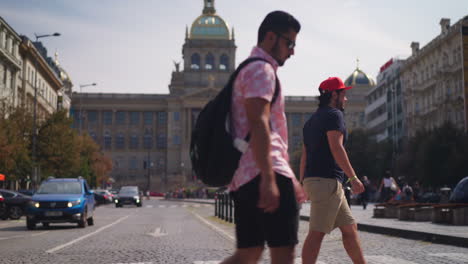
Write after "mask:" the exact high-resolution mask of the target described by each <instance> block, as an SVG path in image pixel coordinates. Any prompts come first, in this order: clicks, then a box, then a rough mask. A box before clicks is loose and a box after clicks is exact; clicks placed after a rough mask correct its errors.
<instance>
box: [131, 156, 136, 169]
mask: <svg viewBox="0 0 468 264" xmlns="http://www.w3.org/2000/svg"><path fill="white" fill-rule="evenodd" d="M130 169H131V170H136V169H137V158H136V157H131V158H130Z"/></svg>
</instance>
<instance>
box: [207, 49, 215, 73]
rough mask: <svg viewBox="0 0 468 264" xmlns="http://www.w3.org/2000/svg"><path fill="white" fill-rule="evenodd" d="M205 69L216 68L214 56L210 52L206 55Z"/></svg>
mask: <svg viewBox="0 0 468 264" xmlns="http://www.w3.org/2000/svg"><path fill="white" fill-rule="evenodd" d="M205 69H206V70H212V69H214V56H213V54H211V53H208V54H207V55H206V57H205Z"/></svg>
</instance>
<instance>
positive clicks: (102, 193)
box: [93, 190, 114, 204]
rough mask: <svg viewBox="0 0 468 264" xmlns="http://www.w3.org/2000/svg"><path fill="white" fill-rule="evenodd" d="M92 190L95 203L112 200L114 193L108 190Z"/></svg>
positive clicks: (106, 202)
mask: <svg viewBox="0 0 468 264" xmlns="http://www.w3.org/2000/svg"><path fill="white" fill-rule="evenodd" d="M93 192H94V199H95V200H96V203H97V204H108V203H112V202H113V201H114V198H113V197H114V195H113V194H112V193H110V192H109V191H108V190H94V191H93Z"/></svg>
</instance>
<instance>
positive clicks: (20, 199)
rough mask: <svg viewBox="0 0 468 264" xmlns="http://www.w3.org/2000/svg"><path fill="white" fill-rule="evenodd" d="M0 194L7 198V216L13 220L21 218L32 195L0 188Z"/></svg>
mask: <svg viewBox="0 0 468 264" xmlns="http://www.w3.org/2000/svg"><path fill="white" fill-rule="evenodd" d="M0 194H1V195H2V196H3V198H4V199H5V201H4V203H5V211H6V212H5V213H6V216H7V217H9V218H10V219H13V220H16V219H20V218H21V216H23V215H24V213H25V212H26V208H27V207H28V204H29V202H30V201H31V196H28V195H24V194H21V193H19V192H14V191H10V190H5V189H0ZM4 218H5V216H4Z"/></svg>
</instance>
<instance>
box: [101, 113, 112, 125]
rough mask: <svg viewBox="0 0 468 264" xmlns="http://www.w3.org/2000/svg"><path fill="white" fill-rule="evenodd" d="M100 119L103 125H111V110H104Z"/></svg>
mask: <svg viewBox="0 0 468 264" xmlns="http://www.w3.org/2000/svg"><path fill="white" fill-rule="evenodd" d="M102 121H103V122H104V125H112V111H104V112H103V120H102Z"/></svg>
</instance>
